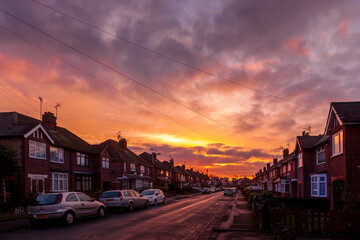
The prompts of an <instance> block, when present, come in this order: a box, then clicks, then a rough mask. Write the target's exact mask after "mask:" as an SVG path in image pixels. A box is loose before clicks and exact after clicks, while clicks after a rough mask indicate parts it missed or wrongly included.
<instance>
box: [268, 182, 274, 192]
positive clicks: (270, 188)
mask: <svg viewBox="0 0 360 240" xmlns="http://www.w3.org/2000/svg"><path fill="white" fill-rule="evenodd" d="M267 190H268V191H272V190H273V185H272V183H271V182H268V183H267Z"/></svg>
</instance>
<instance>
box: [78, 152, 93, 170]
mask: <svg viewBox="0 0 360 240" xmlns="http://www.w3.org/2000/svg"><path fill="white" fill-rule="evenodd" d="M76 164H77V165H78V166H83V167H89V166H90V162H89V155H87V154H85V153H81V152H77V153H76Z"/></svg>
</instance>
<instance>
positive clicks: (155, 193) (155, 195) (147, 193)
mask: <svg viewBox="0 0 360 240" xmlns="http://www.w3.org/2000/svg"><path fill="white" fill-rule="evenodd" d="M141 196H144V197H146V198H147V199H148V200H149V203H150V204H153V205H154V206H156V205H158V204H159V203H162V204H165V195H164V193H163V191H161V190H160V189H147V190H144V191H142V192H141Z"/></svg>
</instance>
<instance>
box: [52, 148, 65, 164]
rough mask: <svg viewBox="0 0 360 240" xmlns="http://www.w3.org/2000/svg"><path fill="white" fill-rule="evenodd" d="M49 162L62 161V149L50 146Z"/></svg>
mask: <svg viewBox="0 0 360 240" xmlns="http://www.w3.org/2000/svg"><path fill="white" fill-rule="evenodd" d="M50 162H56V163H64V149H62V148H57V147H50Z"/></svg>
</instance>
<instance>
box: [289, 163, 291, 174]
mask: <svg viewBox="0 0 360 240" xmlns="http://www.w3.org/2000/svg"><path fill="white" fill-rule="evenodd" d="M288 171H289V172H290V171H291V162H289V163H288Z"/></svg>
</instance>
